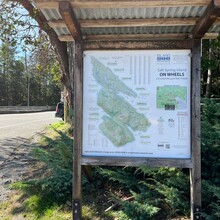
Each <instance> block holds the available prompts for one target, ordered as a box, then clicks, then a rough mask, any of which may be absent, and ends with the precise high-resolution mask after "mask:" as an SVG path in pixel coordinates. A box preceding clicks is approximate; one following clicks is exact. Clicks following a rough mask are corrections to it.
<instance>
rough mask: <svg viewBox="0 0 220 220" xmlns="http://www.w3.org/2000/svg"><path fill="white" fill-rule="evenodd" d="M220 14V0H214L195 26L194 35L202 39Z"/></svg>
mask: <svg viewBox="0 0 220 220" xmlns="http://www.w3.org/2000/svg"><path fill="white" fill-rule="evenodd" d="M219 16H220V0H212V1H211V2H210V4H209V6H208V7H207V9H206V10H205V12H204V14H203V16H202V17H201V19H200V20H199V22H198V23H197V25H196V26H195V28H194V29H193V32H192V37H193V38H195V39H201V38H202V37H203V36H204V35H205V33H206V32H207V31H208V30H209V28H210V27H211V26H212V25H213V23H214V22H215V21H216V20H217V19H218V17H219Z"/></svg>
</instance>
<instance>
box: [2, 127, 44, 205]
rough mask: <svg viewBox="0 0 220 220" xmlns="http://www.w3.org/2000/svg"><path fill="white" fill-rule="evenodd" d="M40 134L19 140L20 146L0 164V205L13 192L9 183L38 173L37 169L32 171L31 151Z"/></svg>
mask: <svg viewBox="0 0 220 220" xmlns="http://www.w3.org/2000/svg"><path fill="white" fill-rule="evenodd" d="M42 132H43V131H42ZM42 132H40V133H42ZM40 133H39V134H36V135H34V136H33V137H31V138H30V139H25V138H23V139H22V140H19V143H20V144H19V145H18V146H16V147H15V148H14V149H13V151H12V152H11V153H10V155H9V156H8V157H7V158H6V159H5V160H4V161H3V162H2V163H1V164H0V203H1V202H4V201H7V200H8V199H9V197H10V194H11V193H12V192H13V190H11V189H10V188H9V185H10V184H11V183H14V182H17V181H20V180H26V179H29V178H31V177H32V176H34V175H35V172H38V170H37V169H36V170H34V169H33V165H34V163H35V161H34V159H33V158H32V157H31V150H32V148H33V147H34V146H36V144H37V140H38V138H39V135H40ZM14 141H16V140H14ZM8 147H10V146H8ZM30 167H32V168H31V169H30Z"/></svg>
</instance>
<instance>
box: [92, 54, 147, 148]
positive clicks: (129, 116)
mask: <svg viewBox="0 0 220 220" xmlns="http://www.w3.org/2000/svg"><path fill="white" fill-rule="evenodd" d="M91 63H92V66H93V76H94V78H95V80H96V82H97V83H98V84H99V85H101V86H102V88H101V89H100V91H99V92H98V94H97V105H98V106H99V107H101V108H102V110H103V111H104V112H105V113H106V114H107V115H105V116H103V117H102V119H103V120H104V121H103V122H102V123H101V124H100V125H99V129H100V130H101V132H102V134H104V135H105V136H106V137H107V138H108V139H109V140H110V141H111V142H112V143H113V144H114V145H115V146H124V145H126V144H127V143H129V142H131V141H133V140H134V139H135V138H134V134H133V133H132V131H146V130H147V128H148V127H149V126H150V122H149V120H148V119H147V118H146V117H145V115H144V114H141V113H138V112H137V110H136V109H135V108H134V107H133V106H132V105H131V104H130V103H129V102H128V101H126V95H127V96H129V97H131V98H133V99H135V98H136V97H137V94H136V93H135V92H134V91H133V90H132V89H130V88H129V87H128V86H127V85H125V84H124V83H123V81H121V80H120V79H119V77H118V76H116V75H115V74H114V73H113V71H112V70H111V69H110V68H108V67H107V66H105V65H104V64H102V63H101V62H100V61H99V60H97V59H96V58H94V57H91ZM119 93H121V95H119ZM129 128H130V129H131V130H130V129H129Z"/></svg>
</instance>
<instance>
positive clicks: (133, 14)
mask: <svg viewBox="0 0 220 220" xmlns="http://www.w3.org/2000/svg"><path fill="white" fill-rule="evenodd" d="M205 9H206V7H203V6H193V7H161V8H160V7H159V8H158V7H156V8H115V9H112V8H110V9H74V13H75V15H76V18H77V19H144V18H189V17H200V16H201V15H202V14H203V13H204V11H205ZM41 11H42V12H43V14H44V16H45V17H46V18H47V20H48V21H49V20H54V19H56V20H59V19H62V17H61V15H60V13H59V11H58V10H57V9H42V10H41Z"/></svg>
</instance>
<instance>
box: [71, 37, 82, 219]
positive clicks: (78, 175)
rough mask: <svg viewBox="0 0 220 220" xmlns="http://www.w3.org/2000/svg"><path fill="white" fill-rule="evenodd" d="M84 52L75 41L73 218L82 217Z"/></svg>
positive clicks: (80, 45) (79, 43)
mask: <svg viewBox="0 0 220 220" xmlns="http://www.w3.org/2000/svg"><path fill="white" fill-rule="evenodd" d="M82 66H83V54H82V43H81V41H75V54H74V71H73V72H74V92H75V95H74V98H75V99H74V102H75V103H74V112H75V114H74V146H73V220H80V219H81V206H82V199H81V194H82V172H81V170H82V167H81V155H82V112H83V109H82V108H83V104H82V91H83V81H82V79H83V77H82V75H83V67H82Z"/></svg>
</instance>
